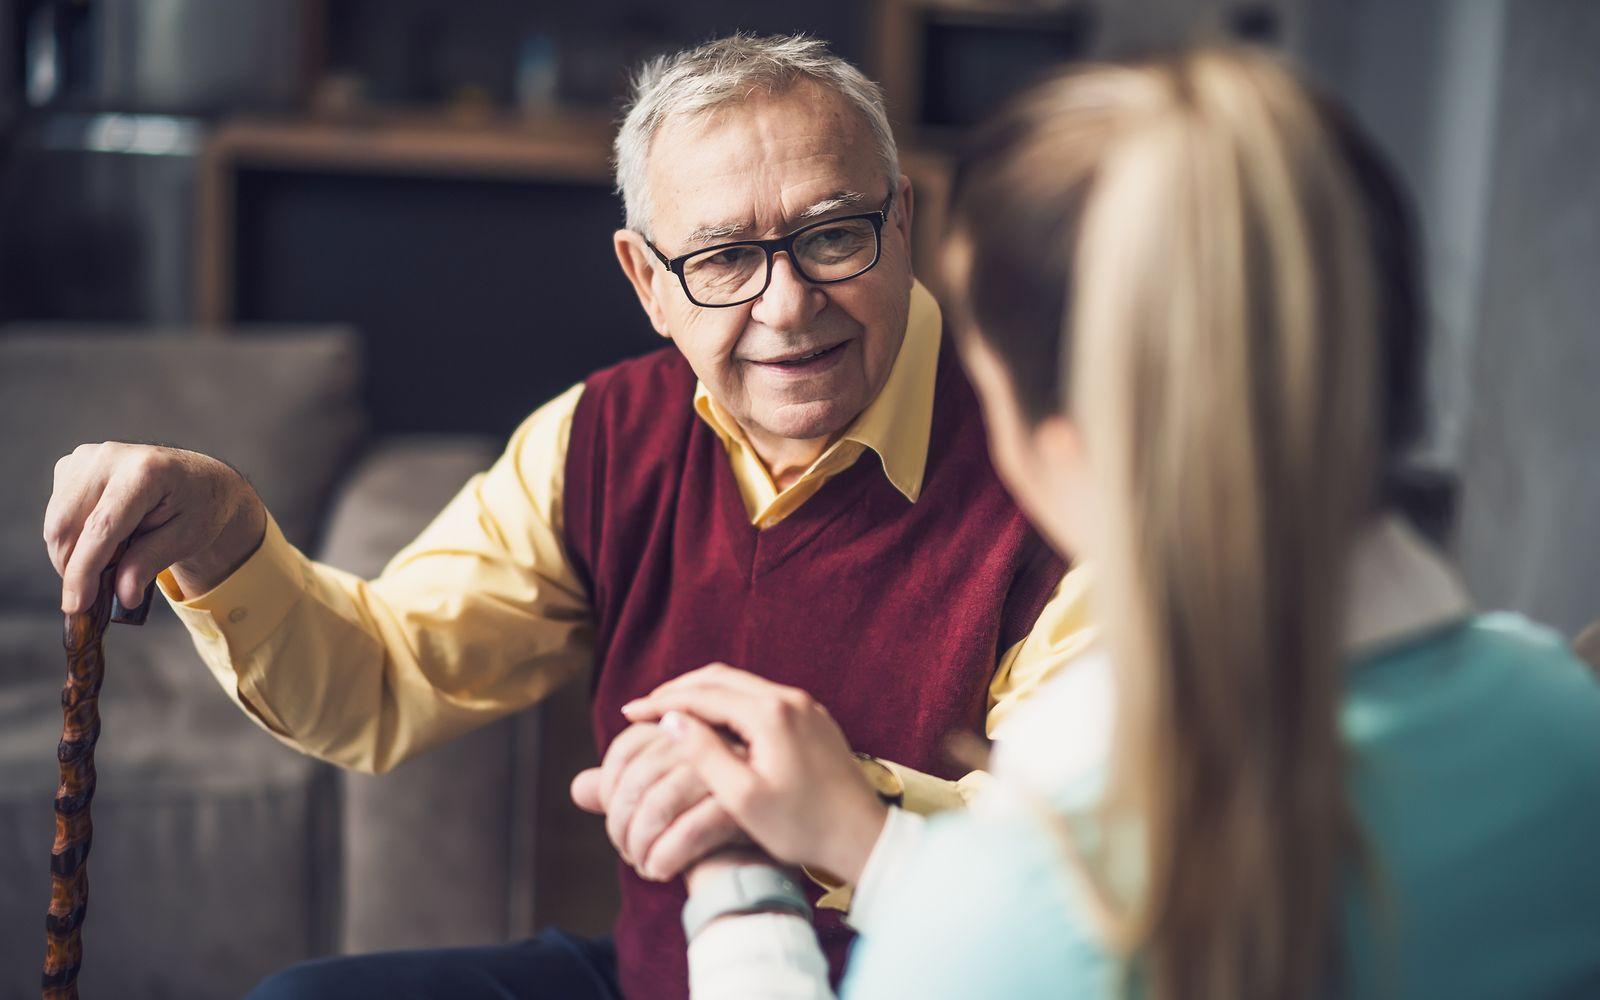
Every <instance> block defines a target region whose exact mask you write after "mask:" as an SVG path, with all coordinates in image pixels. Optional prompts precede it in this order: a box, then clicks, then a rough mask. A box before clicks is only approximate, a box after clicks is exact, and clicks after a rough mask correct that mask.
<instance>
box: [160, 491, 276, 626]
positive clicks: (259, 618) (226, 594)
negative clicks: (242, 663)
mask: <svg viewBox="0 0 1600 1000" xmlns="http://www.w3.org/2000/svg"><path fill="white" fill-rule="evenodd" d="M306 561H307V560H306V558H305V556H303V555H301V553H300V550H299V549H297V548H295V547H294V546H293V545H290V544H289V540H288V539H286V538H284V537H283V531H282V529H280V528H279V527H278V522H277V521H276V520H275V519H274V518H273V516H272V515H271V514H270V513H269V514H268V515H267V530H266V534H265V536H264V537H263V538H262V539H261V545H260V547H259V548H257V549H256V551H255V552H254V553H253V554H252V555H251V556H250V558H249V559H246V560H245V561H244V565H242V566H240V567H239V568H238V569H236V570H234V571H233V574H232V575H231V576H229V577H228V578H227V579H225V580H223V581H222V582H221V583H219V584H217V585H216V586H215V587H212V588H211V589H210V590H208V591H206V592H205V593H204V594H201V595H199V596H198V597H187V598H186V597H185V596H184V595H183V591H182V590H181V589H179V587H178V582H177V579H176V578H175V577H174V576H173V575H172V570H170V569H164V570H162V571H161V573H160V575H158V576H157V577H156V580H157V582H158V584H159V585H160V587H161V593H162V594H163V595H164V596H165V597H166V598H167V602H168V603H169V604H171V605H172V610H173V611H174V612H175V613H176V614H177V616H178V618H179V620H180V621H182V622H183V624H184V625H185V626H187V627H188V629H189V631H190V632H191V633H194V634H195V635H196V636H197V637H199V638H201V639H204V640H206V641H208V642H221V643H223V644H224V645H225V647H226V649H227V650H228V653H229V655H230V656H233V657H245V656H249V655H250V653H251V652H253V651H254V650H255V648H256V647H257V646H259V645H261V643H262V641H263V640H265V639H266V638H267V636H269V635H271V634H272V631H273V630H274V629H276V628H277V627H278V626H279V625H281V624H283V619H284V617H285V616H287V615H288V614H289V609H290V608H292V607H294V605H295V603H296V602H297V601H299V600H300V595H301V594H302V593H303V592H304V590H305V587H306V576H307V573H306Z"/></svg>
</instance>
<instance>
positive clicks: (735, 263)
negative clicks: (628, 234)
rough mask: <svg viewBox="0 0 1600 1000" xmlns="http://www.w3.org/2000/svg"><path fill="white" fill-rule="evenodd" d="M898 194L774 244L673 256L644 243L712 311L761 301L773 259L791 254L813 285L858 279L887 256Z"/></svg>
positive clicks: (749, 243) (739, 243)
mask: <svg viewBox="0 0 1600 1000" xmlns="http://www.w3.org/2000/svg"><path fill="white" fill-rule="evenodd" d="M894 196H895V191H894V188H893V187H891V188H890V189H889V197H888V198H886V199H884V202H883V207H882V208H880V209H878V210H877V211H876V212H864V213H862V214H861V215H847V216H844V217H843V218H839V219H824V220H822V221H821V222H813V223H811V224H810V225H806V226H801V227H800V228H799V229H796V230H795V231H794V232H792V233H790V234H789V235H787V236H779V237H776V238H774V239H770V240H736V241H734V242H732V243H718V244H717V245H716V246H710V247H706V248H705V249H703V250H695V251H694V252H692V253H686V254H684V255H683V256H681V257H668V256H667V255H666V254H664V253H662V252H661V250H660V249H659V248H657V247H656V245H655V244H654V243H652V242H650V241H649V240H648V239H647V240H645V241H644V244H645V246H647V247H649V248H650V252H651V253H653V254H655V255H656V257H657V258H658V259H659V260H660V261H661V263H662V264H663V265H665V266H666V269H667V270H669V271H671V272H672V273H673V274H676V275H677V276H678V282H679V283H680V284H681V285H683V294H685V295H687V296H689V301H690V302H693V303H694V304H695V305H697V306H703V307H705V308H707V309H721V308H724V307H726V306H738V305H743V304H744V303H746V302H749V301H751V300H752V299H756V298H760V297H761V293H763V292H765V291H766V290H767V286H768V285H770V284H772V258H773V256H774V255H775V254H778V253H786V254H788V255H789V260H790V261H791V262H792V263H793V264H794V269H795V270H796V271H797V272H799V274H800V276H801V277H802V278H804V279H806V280H807V281H809V282H811V283H812V284H814V285H832V284H836V283H838V282H840V281H849V280H850V279H851V278H859V277H861V276H862V275H863V274H866V273H867V272H868V271H870V270H872V268H873V267H874V266H875V265H876V264H877V263H878V257H879V256H880V255H881V254H882V253H883V227H884V224H885V223H886V222H888V221H889V208H890V206H891V205H893V204H894Z"/></svg>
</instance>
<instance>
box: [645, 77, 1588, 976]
mask: <svg viewBox="0 0 1600 1000" xmlns="http://www.w3.org/2000/svg"><path fill="white" fill-rule="evenodd" d="M976 149H977V150H978V151H977V152H976V153H975V154H974V155H973V156H972V157H970V158H969V160H968V161H967V162H966V163H965V164H964V166H963V168H962V170H961V173H960V177H959V179H958V183H957V193H956V196H955V202H954V205H953V213H952V214H953V218H954V220H955V224H954V233H953V239H952V241H951V245H950V250H949V259H948V264H949V275H950V277H951V279H952V281H951V284H952V286H953V287H954V288H955V289H957V290H958V292H959V295H958V298H959V299H960V300H961V301H960V303H959V305H960V306H961V307H962V308H960V309H958V315H962V316H963V319H964V322H963V323H962V324H961V325H962V326H963V333H962V336H961V340H960V348H961V351H962V354H963V357H964V359H965V361H966V363H967V366H968V370H969V372H970V374H971V376H972V379H973V381H974V383H975V385H976V386H977V388H978V390H979V393H980V396H981V397H982V400H983V404H984V410H985V416H986V419H987V421H988V426H989V432H990V440H991V446H992V453H993V457H994V461H995V463H996V466H997V468H998V469H999V471H1000V473H1001V474H1002V476H1003V478H1004V479H1005V480H1006V482H1007V484H1008V486H1009V487H1010V488H1011V489H1012V491H1013V492H1014V494H1015V495H1016V497H1017V499H1018V500H1019V501H1020V503H1021V504H1022V505H1023V507H1024V509H1026V510H1027V511H1028V513H1029V514H1030V516H1032V517H1033V518H1034V520H1035V521H1036V523H1037V524H1038V525H1039V527H1040V528H1041V530H1042V531H1043V532H1044V533H1045V534H1046V535H1047V536H1048V537H1049V538H1050V539H1051V540H1052V541H1053V543H1054V544H1055V545H1056V546H1057V547H1058V548H1060V549H1061V550H1063V551H1071V552H1074V553H1077V554H1080V555H1082V556H1083V557H1085V558H1086V560H1087V564H1088V565H1089V566H1090V567H1092V572H1093V573H1094V578H1093V583H1092V599H1093V601H1094V606H1095V608H1096V611H1097V617H1098V618H1099V620H1100V621H1102V622H1103V623H1104V631H1103V643H1102V647H1101V648H1102V653H1101V654H1100V655H1097V656H1090V657H1088V658H1086V659H1085V660H1083V661H1081V662H1080V663H1079V664H1077V665H1076V666H1075V667H1074V668H1072V669H1070V670H1069V671H1068V672H1067V673H1066V674H1065V675H1064V676H1063V677H1062V678H1061V679H1060V680H1058V681H1056V682H1054V683H1053V686H1052V687H1050V688H1048V689H1046V690H1044V691H1042V692H1040V693H1039V694H1038V695H1037V696H1036V698H1035V700H1034V702H1033V703H1032V705H1031V706H1030V708H1029V710H1027V711H1026V712H1025V713H1024V714H1023V715H1021V716H1019V717H1017V718H1016V719H1015V721H1014V722H1013V724H1012V725H1011V726H1010V728H1009V730H1008V732H1006V733H1004V734H1002V738H1001V740H1000V741H999V743H998V749H997V753H996V760H995V775H996V780H995V781H994V783H993V785H992V787H991V789H990V790H989V791H988V792H987V793H986V794H985V796H984V797H983V798H981V799H980V801H979V802H978V803H977V804H976V805H975V806H974V807H973V808H972V809H970V810H968V811H967V813H966V814H963V815H953V814H952V815H948V816H946V817H940V818H937V819H934V820H932V821H927V822H924V821H922V820H920V819H919V818H917V817H912V816H909V815H907V814H905V813H903V812H901V811H900V810H896V809H888V808H886V807H885V806H883V805H882V804H880V803H879V802H878V800H877V799H876V798H875V797H874V795H873V793H872V792H871V790H870V789H868V788H867V787H866V785H865V784H864V782H863V780H862V779H861V778H860V777H859V775H858V772H857V771H856V770H855V769H854V768H853V767H852V766H851V765H850V758H849V754H848V752H847V749H846V747H845V745H844V740H843V738H842V737H841V736H840V734H839V731H838V729H837V727H835V726H834V725H833V723H832V721H831V720H830V718H829V716H828V714H827V711H826V709H825V708H823V707H822V706H820V705H817V704H816V703H815V702H813V701H812V700H811V699H810V698H809V697H807V696H806V695H804V694H803V693H801V692H798V691H795V690H793V689H788V688H781V687H778V686H777V685H774V684H771V683H769V682H767V681H764V680H762V679H760V678H758V677H755V676H753V675H750V674H746V673H742V672H739V671H735V670H733V669H731V668H727V667H711V668H707V669H704V670H701V671H696V672H694V673H692V674H688V675H686V676H684V677H682V678H679V679H678V680H676V681H673V682H671V683H669V684H667V685H664V686H663V687H662V688H660V689H658V690H657V691H656V692H655V693H654V694H653V695H651V696H650V697H649V698H647V699H645V700H643V701H642V702H639V703H635V704H634V705H633V706H632V707H630V708H629V709H627V710H626V711H627V712H628V714H630V715H631V716H632V717H635V718H643V717H647V716H665V717H666V718H667V720H668V723H669V727H670V728H672V729H674V730H675V731H676V733H677V734H678V739H679V740H680V742H681V743H682V744H683V746H684V748H685V750H686V752H687V753H688V754H689V756H690V757H691V758H692V760H693V761H694V763H695V766H696V768H697V769H698V770H699V771H700V773H701V774H702V775H703V776H704V778H705V779H706V781H707V783H708V785H709V787H710V788H712V789H713V794H715V795H716V796H717V797H718V798H719V799H720V800H721V801H722V802H723V804H724V805H725V806H726V807H727V808H728V809H729V810H730V812H732V813H733V815H734V816H735V817H736V818H737V819H738V820H739V821H740V823H741V824H742V825H743V826H744V828H745V829H746V831H747V832H748V833H749V834H750V835H751V837H752V838H753V839H754V840H755V841H756V842H757V843H759V844H760V845H761V846H762V847H763V848H764V849H765V851H766V852H767V854H768V855H769V856H770V857H771V858H775V859H778V860H779V861H781V862H784V863H788V864H814V863H817V862H819V861H827V862H828V863H830V864H831V865H832V866H833V867H835V868H839V869H843V870H842V871H839V872H838V874H840V875H843V876H846V877H847V878H850V879H851V880H853V881H854V882H855V883H856V900H855V905H854V909H853V911H852V914H851V921H852V923H853V924H854V925H855V926H856V927H857V928H858V929H859V930H860V931H861V934H862V937H861V941H860V943H859V944H858V945H857V948H856V951H855V953H854V954H853V956H852V963H851V967H850V970H849V972H848V973H847V976H846V982H845V984H844V993H845V994H847V995H849V996H852V997H872V998H877V997H900V996H904V997H917V998H936V997H1011V996H1019V997H1034V996H1040V997H1042V996H1052V997H1079V996H1086V997H1099V996H1106V995H1114V994H1119V993H1126V994H1133V995H1140V996H1150V997H1161V998H1172V997H1199V998H1216V1000H1224V998H1225V1000H1239V998H1284V997H1320V996H1374V997H1385V996H1392V997H1451V998H1463V997H1519V998H1529V997H1567V996H1600V862H1597V860H1596V859H1597V857H1600V854H1597V851H1600V685H1597V684H1596V682H1595V680H1594V678H1593V677H1592V676H1590V675H1589V674H1588V673H1587V672H1586V670H1585V668H1584V667H1583V666H1582V665H1580V663H1579V662H1578V661H1577V660H1576V659H1574V658H1573V657H1572V656H1571V655H1570V654H1569V652H1568V651H1567V649H1566V648H1565V646H1564V644H1563V643H1562V642H1561V641H1560V640H1559V639H1558V638H1557V637H1556V636H1555V635H1553V634H1551V633H1550V632H1547V631H1545V630H1543V629H1541V628H1539V627H1537V626H1534V625H1531V624H1529V623H1528V622H1526V621H1524V620H1523V619H1521V618H1519V617H1516V616H1514V615H1507V614H1476V613H1473V612H1471V611H1470V609H1469V607H1468V605H1467V603H1466V600H1465V598H1464V596H1463V595H1462V593H1461V591H1460V588H1459V586H1458V584H1457V583H1456V579H1455V577H1454V575H1453V574H1452V572H1451V571H1450V570H1449V569H1448V568H1447V567H1446V566H1445V565H1444V564H1443V563H1442V562H1441V560H1440V559H1439V557H1438V556H1437V555H1435V554H1434V553H1433V552H1432V551H1430V550H1429V549H1428V547H1427V546H1426V545H1424V544H1423V543H1422V542H1421V541H1419V540H1418V538H1417V537H1416V536H1415V535H1413V534H1412V533H1411V531H1410V530H1409V529H1407V528H1406V527H1405V526H1404V525H1403V524H1402V522H1401V521H1400V520H1399V519H1397V518H1396V517H1394V516H1392V515H1391V514H1390V513H1389V512H1388V510H1387V509H1386V490H1385V475H1384V471H1385V469H1386V467H1387V466H1388V464H1389V460H1390V458H1391V457H1392V456H1393V454H1395V453H1396V452H1397V451H1398V450H1399V449H1400V447H1402V446H1403V445H1404V444H1405V443H1407V440H1408V439H1409V437H1410V436H1411V435H1412V433H1413V432H1414V430H1415V423H1416V421H1415V419H1414V416H1413V413H1412V411H1410V410H1408V409H1407V408H1406V407H1405V406H1404V405H1402V402H1401V401H1402V400H1404V399H1406V398H1410V397H1408V392H1414V390H1415V382H1416V379H1415V378H1414V377H1413V376H1414V374H1415V372H1414V368H1415V359H1416V353H1417V352H1416V338H1415V333H1416V317H1415V313H1416V309H1415V296H1414V291H1413V288H1412V285H1411V281H1412V277H1411V268H1410V262H1409V259H1408V255H1407V247H1406V230H1405V227H1404V225H1403V220H1402V219H1401V218H1400V217H1399V215H1398V212H1399V205H1398V202H1397V198H1396V196H1395V194H1394V190H1393V186H1392V184H1391V183H1390V181H1389V179H1388V177H1387V175H1386V173H1385V171H1384V170H1383V168H1382V167H1381V166H1380V165H1379V164H1378V162H1377V160H1376V159H1375V158H1374V157H1373V156H1372V154H1371V153H1370V151H1369V149H1368V147H1367V146H1366V145H1365V143H1364V142H1363V140H1361V139H1360V138H1359V136H1357V135H1356V134H1355V133H1354V131H1353V130H1352V129H1351V128H1350V127H1349V126H1348V125H1347V124H1346V123H1344V122H1343V121H1342V119H1340V118H1339V117H1338V116H1337V114H1336V113H1335V112H1333V111H1332V110H1331V109H1329V108H1327V107H1325V106H1324V105H1322V104H1321V103H1320V102H1319V101H1318V100H1317V99H1316V98H1314V97H1313V96H1312V95H1311V94H1309V93H1308V91H1307V90H1306V89H1305V88H1304V87H1303V86H1302V85H1301V84H1299V83H1298V82H1297V81H1296V80H1295V79H1294V78H1293V77H1292V76H1291V75H1290V74H1289V73H1287V72H1286V71H1285V70H1283V69H1282V68H1281V67H1279V66H1278V65H1277V64H1275V63H1274V62H1271V61H1269V60H1268V59H1266V58H1265V57H1263V56H1258V55H1250V54H1241V53H1223V52H1211V53H1200V54H1192V55H1187V56H1184V57H1181V58H1176V59H1171V60H1165V61H1156V62H1144V63H1138V64H1122V65H1110V66H1100V67H1094V68H1089V69H1083V70H1078V71H1074V72H1071V73H1069V74H1067V75H1065V76H1063V77H1061V78H1059V79H1056V80H1054V81H1052V82H1050V83H1048V84H1046V85H1044V86H1042V87H1040V88H1038V89H1036V90H1034V91H1033V92H1031V93H1030V94H1028V95H1026V96H1025V97H1024V98H1023V99H1021V100H1020V101H1019V102H1016V103H1015V104H1014V105H1013V106H1012V107H1011V108H1009V109H1008V110H1007V111H1006V112H1005V114H1004V115H1002V116H1001V118H1000V119H999V120H997V121H996V122H995V123H994V124H993V125H992V126H991V127H990V128H989V129H988V130H987V132H986V134H985V135H984V136H983V137H982V139H981V141H980V142H979V143H978V144H977V145H976ZM929 627H930V628H936V627H938V623H937V622H933V621H931V622H930V623H929ZM715 727H720V731H719V728H715ZM730 731H731V733H732V734H734V735H735V736H736V737H737V738H738V739H737V742H738V743H740V744H742V747H739V748H735V747H734V746H733V745H732V744H731V743H730V741H729V740H728V738H727V736H726V735H725V734H726V733H727V732H730ZM1041 761H1045V762H1048V764H1047V765H1041V763H1040V762H1041ZM863 830H865V831H867V834H866V835H865V836H863V834H862V831H863ZM908 848H909V849H908ZM748 860H749V859H741V858H728V857H721V858H712V859H709V860H707V861H706V862H704V863H703V864H702V865H701V866H700V867H699V868H697V869H696V870H695V871H694V872H693V873H691V876H690V886H691V891H692V894H691V898H690V903H689V907H688V909H687V910H686V923H688V924H689V925H690V930H691V932H692V935H693V936H692V939H691V944H690V963H691V980H692V983H693V985H694V988H695V990H696V992H697V993H698V994H700V995H702V996H730V997H732V996H738V997H745V998H751V997H760V996H789V997H809V996H824V995H827V991H828V984H827V982H826V977H825V975H824V969H823V966H822V964H821V962H820V958H818V956H817V955H816V952H815V945H814V944H813V943H812V940H811V931H810V928H809V926H808V925H807V923H806V922H805V921H803V920H802V919H799V918H798V916H797V915H796V914H797V911H798V909H799V908H798V907H796V906H795V905H794V903H793V900H792V899H791V898H788V897H786V895H785V892H784V889H783V886H782V884H781V879H779V880H777V881H773V880H771V879H769V880H768V881H765V882H763V881H762V880H761V879H760V878H757V877H754V876H753V875H752V872H760V871H762V870H763V869H760V868H752V867H751V866H750V865H749V864H748V863H747V862H748Z"/></svg>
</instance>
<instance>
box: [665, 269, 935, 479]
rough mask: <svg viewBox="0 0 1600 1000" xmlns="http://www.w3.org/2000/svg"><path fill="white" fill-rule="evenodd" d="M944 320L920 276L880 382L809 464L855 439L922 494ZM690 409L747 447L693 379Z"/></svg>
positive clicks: (888, 473) (723, 435)
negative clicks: (901, 333)
mask: <svg viewBox="0 0 1600 1000" xmlns="http://www.w3.org/2000/svg"><path fill="white" fill-rule="evenodd" d="M943 329H944V320H943V317H942V315H941V314H940V312H939V303H937V302H936V301H934V298H933V295H932V293H930V292H929V291H928V290H927V289H926V288H924V287H923V285H922V282H920V281H913V282H912V286H911V306H910V309H909V310H908V311H907V314H906V332H905V337H904V338H903V339H902V340H901V342H900V353H899V354H897V355H896V356H895V360H894V365H893V366H892V367H891V368H890V369H889V378H888V379H887V380H886V381H885V382H884V384H883V388H882V389H880V390H879V391H878V395H877V397H876V398H874V399H873V401H872V402H871V403H869V404H868V405H867V408H866V409H865V410H862V411H861V415H860V416H858V417H856V419H855V422H854V423H852V424H851V425H850V426H849V428H847V429H846V430H845V432H844V434H843V435H842V436H841V437H840V438H839V440H838V441H835V442H834V443H833V444H832V445H830V446H829V447H828V449H827V450H826V451H824V452H823V454H822V455H821V457H819V458H818V459H817V461H816V463H814V464H813V466H812V467H813V468H816V467H817V466H819V465H821V464H822V463H824V462H826V461H827V460H828V459H829V458H830V457H831V456H832V455H833V453H834V452H836V451H838V450H839V448H840V446H841V445H843V444H845V443H846V442H853V443H854V444H856V445H860V446H863V447H866V448H870V449H872V451H873V452H874V453H876V454H877V456H878V459H879V461H880V462H882V463H883V472H884V475H885V476H887V477H888V479H889V482H890V483H891V484H893V485H894V488H895V489H897V490H899V491H900V492H901V493H902V494H903V495H904V496H905V498H906V499H907V500H910V501H911V502H912V503H915V502H916V500H917V497H919V496H920V495H921V494H922V477H923V473H924V472H925V471H926V470H927V465H928V437H929V434H930V432H931V429H932V427H933V395H934V382H935V381H936V379H937V376H938V369H939V342H940V339H941V333H942V331H943ZM694 409H695V413H697V414H699V416H700V419H702V420H704V421H705V422H706V423H707V424H708V425H710V427H711V429H712V430H713V431H715V432H716V434H717V436H718V437H719V438H721V439H722V441H723V444H724V445H725V446H729V447H730V448H731V445H732V444H733V443H734V442H737V443H738V444H739V445H740V446H741V447H748V444H747V439H746V437H745V433H744V429H743V428H742V427H740V426H739V423H738V421H736V420H734V419H733V417H732V416H730V415H729V414H728V412H727V411H726V410H724V409H723V408H722V405H721V404H720V403H718V402H717V401H716V399H714V398H713V397H712V395H711V392H710V390H708V389H707V388H706V387H705V383H703V382H700V381H698V380H697V381H696V382H695V387H694Z"/></svg>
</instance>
